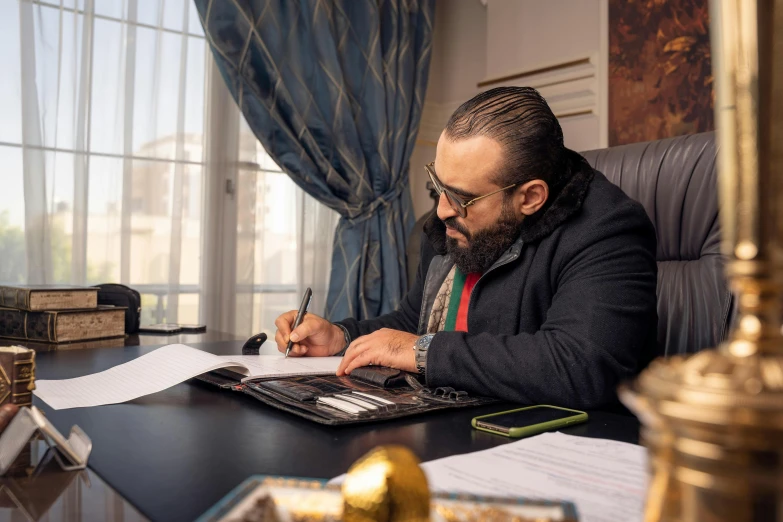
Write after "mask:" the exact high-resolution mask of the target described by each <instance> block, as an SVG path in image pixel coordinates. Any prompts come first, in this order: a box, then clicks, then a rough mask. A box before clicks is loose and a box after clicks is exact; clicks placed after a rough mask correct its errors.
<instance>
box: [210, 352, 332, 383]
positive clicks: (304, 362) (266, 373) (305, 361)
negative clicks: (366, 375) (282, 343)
mask: <svg viewBox="0 0 783 522" xmlns="http://www.w3.org/2000/svg"><path fill="white" fill-rule="evenodd" d="M220 358H222V359H226V360H227V361H232V362H238V363H240V364H242V365H243V366H245V367H246V368H247V369H248V370H249V373H248V377H245V378H244V379H242V381H243V382H244V381H247V380H249V379H256V378H258V377H285V376H291V375H333V374H335V373H337V367H338V366H340V361H342V360H343V358H342V357H288V358H285V357H284V356H283V355H282V354H279V355H223V356H220Z"/></svg>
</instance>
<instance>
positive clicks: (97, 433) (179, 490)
mask: <svg viewBox="0 0 783 522" xmlns="http://www.w3.org/2000/svg"><path fill="white" fill-rule="evenodd" d="M241 345H242V343H241V342H236V341H228V342H212V343H200V344H192V345H191V346H193V347H196V348H200V349H203V350H206V351H209V352H212V353H216V354H222V355H229V354H236V353H239V352H240V348H241ZM152 349H153V348H151V347H142V346H133V347H125V348H104V349H94V350H79V351H76V350H74V351H63V352H57V351H53V352H46V353H39V354H38V355H37V356H36V366H37V367H36V374H37V378H38V379H66V378H70V377H78V376H82V375H86V374H88V373H93V372H98V371H102V370H106V369H108V368H110V367H112V366H115V365H117V364H121V363H123V362H126V361H129V360H131V359H133V358H135V357H137V356H139V355H142V354H144V353H147V352H149V351H151V350H152ZM35 404H36V405H37V406H38V407H39V408H42V409H43V410H44V411H45V413H46V415H47V416H48V417H49V419H51V421H52V422H53V423H54V424H55V426H57V428H58V429H59V430H60V431H61V432H62V433H64V434H67V433H68V431H69V430H70V428H71V425H73V424H78V425H79V426H80V427H81V428H82V429H84V431H85V432H86V433H87V434H88V435H89V436H90V437H91V438H92V440H93V451H92V455H91V456H90V462H89V466H90V468H91V469H92V470H93V471H94V472H96V473H97V474H98V475H99V476H100V477H101V478H103V480H105V481H106V482H107V483H108V484H109V485H110V486H111V487H112V488H114V489H115V490H116V491H117V492H118V493H119V494H121V495H122V496H123V497H124V498H125V499H126V500H128V501H129V502H130V503H131V504H133V505H134V506H135V507H136V508H137V509H138V510H139V511H140V512H141V513H142V514H144V515H145V516H147V517H149V518H150V519H152V520H154V521H158V520H160V521H172V522H176V521H185V520H193V519H195V518H197V517H198V516H200V515H201V514H202V513H203V512H204V511H206V510H207V509H208V508H209V507H210V506H212V505H213V504H214V503H215V502H217V501H218V500H220V499H221V498H222V497H223V496H224V495H225V494H226V493H228V492H229V491H230V490H231V489H232V488H234V487H235V486H236V485H237V484H239V483H240V482H241V481H243V480H244V479H246V478H247V477H248V476H250V475H254V474H267V475H288V476H297V477H316V478H332V477H335V476H337V475H340V474H341V473H344V472H345V471H347V469H348V467H349V466H350V465H351V464H352V463H353V462H354V461H355V460H356V459H358V458H359V457H361V456H362V455H363V454H365V453H366V452H367V451H369V450H370V449H372V448H373V447H375V446H377V445H379V444H390V443H395V444H403V445H405V446H407V447H409V448H411V449H412V450H413V451H414V452H415V453H416V454H417V455H418V457H419V458H420V459H421V460H422V461H427V460H432V459H437V458H441V457H447V456H450V455H455V454H459V453H468V452H472V451H478V450H482V449H487V448H490V447H493V446H497V445H500V444H505V443H508V442H510V441H509V439H507V438H505V437H501V436H498V435H492V434H489V433H482V432H479V431H476V430H474V429H472V428H471V426H470V420H471V418H473V417H474V416H476V415H480V414H484V413H492V412H495V411H502V410H504V409H508V408H509V406H510V405H508V404H506V405H492V406H486V407H481V408H466V409H464V410H458V411H446V412H435V413H432V414H428V415H421V416H418V417H411V418H408V419H401V420H397V421H391V422H386V423H378V424H370V425H364V426H361V425H360V426H347V427H327V426H321V425H318V424H314V423H312V422H308V421H306V420H303V419H300V418H298V417H295V416H293V415H290V414H287V413H284V412H280V411H277V410H275V409H273V408H271V407H268V406H265V405H263V404H261V403H259V402H258V401H256V400H254V399H252V398H251V397H249V396H247V395H244V394H241V393H236V392H231V391H220V390H217V389H215V388H213V387H210V386H207V385H203V384H201V383H198V382H192V381H191V382H186V383H183V384H179V385H177V386H174V387H173V388H170V389H168V390H165V391H163V392H160V393H157V394H154V395H148V396H146V397H142V398H140V399H137V400H134V401H132V402H129V403H124V404H116V405H110V406H99V407H95V408H78V409H71V410H60V411H55V410H52V409H51V408H49V407H48V406H47V405H46V404H45V403H43V402H42V401H40V400H38V399H37V398H36V399H35ZM563 431H564V432H565V433H570V434H573V435H582V436H588V437H603V438H610V439H615V440H620V441H625V442H633V443H636V442H637V441H638V431H639V424H638V422H637V420H636V419H635V418H633V417H626V416H622V415H616V414H611V413H604V412H590V421H589V422H588V423H586V424H583V425H580V426H575V427H573V428H569V429H566V430H563Z"/></svg>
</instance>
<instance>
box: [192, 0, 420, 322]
mask: <svg viewBox="0 0 783 522" xmlns="http://www.w3.org/2000/svg"><path fill="white" fill-rule="evenodd" d="M195 2H196V7H197V8H198V11H199V16H200V18H201V21H202V24H203V26H204V32H205V33H206V36H207V39H208V41H209V43H210V46H211V48H212V52H213V55H214V57H215V60H216V62H217V65H218V67H219V69H220V71H221V73H222V75H223V78H224V79H225V81H226V84H227V85H228V88H229V90H230V91H231V94H232V95H233V97H234V99H235V100H236V102H237V104H238V105H239V107H240V109H241V111H242V113H243V114H244V116H245V119H246V120H247V122H248V124H249V126H250V128H251V129H252V130H253V132H254V133H255V135H256V137H257V138H258V139H259V140H260V141H261V143H262V144H263V146H264V148H265V149H266V150H267V152H268V153H269V154H270V156H271V157H272V158H273V159H274V160H275V161H276V162H277V164H278V165H280V167H281V168H282V169H283V170H284V171H285V172H286V173H288V175H289V176H291V178H292V179H293V180H294V181H295V182H296V184H297V185H299V186H300V187H302V189H304V190H305V191H306V192H307V193H308V194H310V195H311V196H313V197H314V198H315V199H317V200H318V201H320V202H321V203H323V204H324V205H327V206H328V207H329V208H331V209H333V210H335V211H337V212H338V213H339V214H340V216H341V218H340V221H339V223H338V225H337V230H336V232H335V238H334V253H333V256H332V273H331V281H330V285H329V294H328V297H327V305H326V312H325V315H326V316H327V317H328V318H331V319H342V318H344V317H356V318H358V319H366V318H372V317H376V316H378V315H381V314H384V313H387V312H390V311H392V310H394V309H395V308H396V307H397V305H398V303H399V302H400V299H401V298H402V297H403V295H404V294H405V292H406V291H407V286H408V284H407V275H406V258H405V245H406V243H407V239H408V234H409V232H410V230H411V228H412V226H413V223H414V217H413V207H412V201H411V195H410V188H409V183H408V163H409V160H410V156H411V152H412V151H413V146H414V143H415V140H416V133H417V130H418V125H419V120H420V117H421V110H422V105H423V103H424V93H425V90H426V87H427V74H428V70H429V63H430V55H431V50H432V27H433V15H434V11H435V1H434V0H231V1H229V0H195ZM315 255H318V254H317V253H315Z"/></svg>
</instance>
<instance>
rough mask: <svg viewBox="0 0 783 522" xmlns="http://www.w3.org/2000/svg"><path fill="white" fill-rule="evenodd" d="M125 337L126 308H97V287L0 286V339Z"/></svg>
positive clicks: (57, 340) (51, 340)
mask: <svg viewBox="0 0 783 522" xmlns="http://www.w3.org/2000/svg"><path fill="white" fill-rule="evenodd" d="M124 335H125V309H124V308H120V307H114V306H99V305H98V289H97V288H91V287H76V286H60V285H45V286H43V285H42V286H0V339H2V338H5V339H15V340H18V341H27V342H34V343H50V344H60V343H73V342H79V341H89V340H93V339H108V338H121V337H123V336H124ZM24 344H27V343H24Z"/></svg>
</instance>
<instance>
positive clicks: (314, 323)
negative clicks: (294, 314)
mask: <svg viewBox="0 0 783 522" xmlns="http://www.w3.org/2000/svg"><path fill="white" fill-rule="evenodd" d="M323 324H324V323H323V322H321V321H319V320H318V318H316V317H312V318H308V316H305V318H304V321H302V324H300V325H299V326H297V327H296V329H294V331H293V332H291V340H292V341H294V342H295V343H298V342H300V341H302V340H303V339H307V338H308V337H310V336H311V335H313V334H314V333H316V332H318V330H319V329H320V328H322V327H323Z"/></svg>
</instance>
